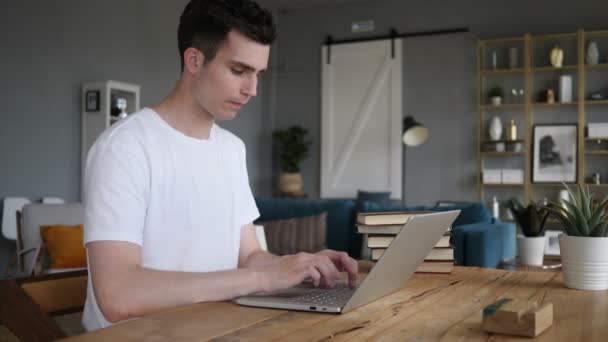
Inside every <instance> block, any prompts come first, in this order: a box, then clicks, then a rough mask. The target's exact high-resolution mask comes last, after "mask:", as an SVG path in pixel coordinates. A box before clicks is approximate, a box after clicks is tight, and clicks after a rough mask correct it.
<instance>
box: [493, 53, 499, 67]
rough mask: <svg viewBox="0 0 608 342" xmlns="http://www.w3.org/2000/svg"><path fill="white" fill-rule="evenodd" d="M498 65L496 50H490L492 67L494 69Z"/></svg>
mask: <svg viewBox="0 0 608 342" xmlns="http://www.w3.org/2000/svg"><path fill="white" fill-rule="evenodd" d="M497 67H498V56H496V51H493V52H492V69H494V70H496V68H497Z"/></svg>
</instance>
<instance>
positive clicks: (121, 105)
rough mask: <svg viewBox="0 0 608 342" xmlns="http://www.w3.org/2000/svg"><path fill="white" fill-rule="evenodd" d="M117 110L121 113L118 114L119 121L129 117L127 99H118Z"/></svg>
mask: <svg viewBox="0 0 608 342" xmlns="http://www.w3.org/2000/svg"><path fill="white" fill-rule="evenodd" d="M116 108H118V110H119V111H120V112H119V113H118V118H119V119H124V118H126V117H127V116H128V115H129V114H127V99H125V98H122V97H121V98H118V99H116Z"/></svg>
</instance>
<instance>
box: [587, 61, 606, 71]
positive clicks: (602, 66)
mask: <svg viewBox="0 0 608 342" xmlns="http://www.w3.org/2000/svg"><path fill="white" fill-rule="evenodd" d="M585 69H586V70H602V69H603V70H608V63H599V64H594V65H585Z"/></svg>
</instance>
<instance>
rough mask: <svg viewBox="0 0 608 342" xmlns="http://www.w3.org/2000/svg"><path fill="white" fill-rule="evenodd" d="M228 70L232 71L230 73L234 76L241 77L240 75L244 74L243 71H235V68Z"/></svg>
mask: <svg viewBox="0 0 608 342" xmlns="http://www.w3.org/2000/svg"><path fill="white" fill-rule="evenodd" d="M230 70H231V71H232V73H233V74H235V75H237V76H239V75H242V74H243V72H244V71H243V70H241V69H236V68H231V69H230Z"/></svg>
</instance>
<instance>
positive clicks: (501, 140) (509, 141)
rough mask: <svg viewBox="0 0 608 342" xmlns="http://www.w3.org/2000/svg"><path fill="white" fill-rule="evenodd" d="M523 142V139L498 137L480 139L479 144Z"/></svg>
mask: <svg viewBox="0 0 608 342" xmlns="http://www.w3.org/2000/svg"><path fill="white" fill-rule="evenodd" d="M523 142H524V140H523V139H515V140H505V139H500V140H482V141H481V144H482V145H483V144H498V143H505V144H516V143H523ZM481 152H491V151H481ZM505 152H506V151H505Z"/></svg>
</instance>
